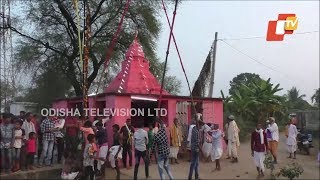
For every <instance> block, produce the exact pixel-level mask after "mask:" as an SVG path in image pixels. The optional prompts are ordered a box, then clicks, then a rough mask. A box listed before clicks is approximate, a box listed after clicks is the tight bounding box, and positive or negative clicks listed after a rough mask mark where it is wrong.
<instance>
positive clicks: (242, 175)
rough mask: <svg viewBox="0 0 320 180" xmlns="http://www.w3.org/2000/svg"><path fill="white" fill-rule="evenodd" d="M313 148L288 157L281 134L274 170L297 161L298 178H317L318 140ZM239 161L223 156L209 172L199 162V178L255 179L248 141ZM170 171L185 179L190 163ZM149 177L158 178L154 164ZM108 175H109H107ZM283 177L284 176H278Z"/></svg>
mask: <svg viewBox="0 0 320 180" xmlns="http://www.w3.org/2000/svg"><path fill="white" fill-rule="evenodd" d="M313 144H314V145H315V147H314V148H312V149H311V151H310V153H311V154H310V155H309V156H307V155H302V154H301V153H298V154H297V159H296V160H293V159H288V158H287V156H288V154H287V151H286V145H285V137H284V136H283V135H282V137H281V139H280V143H279V151H278V156H279V157H278V158H279V160H278V164H277V165H276V170H275V172H278V171H279V170H280V167H283V166H285V165H287V164H289V163H290V162H297V163H299V164H300V165H302V166H303V169H304V173H303V174H302V176H300V178H299V179H319V164H318V162H317V154H318V149H319V141H317V142H314V143H313ZM239 154H240V155H239V156H240V157H239V163H236V164H233V163H230V161H229V160H227V159H225V156H224V157H223V159H222V161H221V167H222V170H221V171H220V172H211V170H212V168H213V167H212V166H213V165H214V164H213V163H203V162H201V163H200V167H199V171H200V172H199V173H200V178H201V179H256V176H257V172H256V169H255V166H254V163H253V159H252V157H251V150H250V144H249V142H246V143H242V144H241V146H240V150H239ZM170 167H171V171H172V174H173V176H174V178H175V179H186V178H187V177H188V172H189V167H190V163H189V162H186V161H181V162H180V164H178V165H171V166H170ZM121 173H122V174H123V175H122V177H121V179H127V178H132V177H133V169H131V170H125V169H122V170H121ZM150 174H151V179H159V173H158V169H157V165H156V164H152V165H151V166H150ZM269 174H270V171H269V170H267V172H266V176H265V178H264V179H268V178H269V177H270V176H269ZM109 177H110V176H109ZM138 179H145V174H144V165H142V166H140V168H139V175H138ZM280 179H285V178H280Z"/></svg>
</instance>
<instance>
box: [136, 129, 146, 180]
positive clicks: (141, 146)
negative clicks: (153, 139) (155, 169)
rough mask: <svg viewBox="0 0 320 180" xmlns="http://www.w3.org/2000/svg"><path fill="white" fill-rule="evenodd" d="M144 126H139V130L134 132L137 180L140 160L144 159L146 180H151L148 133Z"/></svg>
mask: <svg viewBox="0 0 320 180" xmlns="http://www.w3.org/2000/svg"><path fill="white" fill-rule="evenodd" d="M142 127H143V125H142V124H140V125H139V127H138V128H139V129H138V130H137V131H136V132H134V134H133V137H134V157H135V160H136V164H135V166H134V179H135V180H136V179H137V176H138V170H139V164H140V159H141V157H142V159H143V161H144V166H145V173H146V178H149V159H148V156H147V154H148V153H147V144H148V141H149V140H148V133H147V131H145V130H144V129H142Z"/></svg>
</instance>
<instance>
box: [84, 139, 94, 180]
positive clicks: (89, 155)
mask: <svg viewBox="0 0 320 180" xmlns="http://www.w3.org/2000/svg"><path fill="white" fill-rule="evenodd" d="M94 136H95V135H94V134H89V135H88V136H87V140H88V144H86V147H85V148H84V153H83V166H84V168H85V170H84V176H85V179H88V177H89V178H90V180H94V171H93V166H94V160H95V159H97V158H96V152H97V150H96V148H95V147H96V145H95V137H94Z"/></svg>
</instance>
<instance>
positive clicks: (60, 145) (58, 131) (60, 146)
mask: <svg viewBox="0 0 320 180" xmlns="http://www.w3.org/2000/svg"><path fill="white" fill-rule="evenodd" d="M65 122H66V120H65V119H64V117H62V116H59V117H58V119H57V120H56V121H55V123H54V128H55V138H56V146H55V149H57V151H58V163H59V164H60V163H61V159H62V155H63V150H64V140H63V137H64V134H63V132H62V130H63V128H64V124H65Z"/></svg>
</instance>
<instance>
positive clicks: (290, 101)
mask: <svg viewBox="0 0 320 180" xmlns="http://www.w3.org/2000/svg"><path fill="white" fill-rule="evenodd" d="M284 96H285V97H286V99H287V100H286V104H287V107H288V109H297V110H305V109H308V108H310V107H311V106H310V104H309V103H308V102H307V101H305V100H304V99H303V98H305V97H306V95H305V94H300V91H299V90H298V89H297V88H296V87H292V88H291V89H290V90H288V91H287V94H285V95H284Z"/></svg>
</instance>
